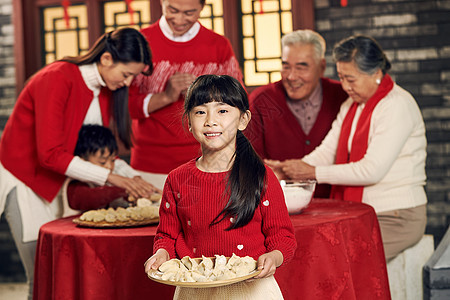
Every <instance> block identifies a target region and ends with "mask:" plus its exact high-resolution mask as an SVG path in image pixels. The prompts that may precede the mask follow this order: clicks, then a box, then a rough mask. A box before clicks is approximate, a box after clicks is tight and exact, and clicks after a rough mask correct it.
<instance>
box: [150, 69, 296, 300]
mask: <svg viewBox="0 0 450 300" xmlns="http://www.w3.org/2000/svg"><path fill="white" fill-rule="evenodd" d="M184 110H185V111H184V117H185V118H186V119H187V121H188V125H189V131H190V132H191V133H192V135H193V136H194V137H195V139H196V140H197V141H198V142H199V143H200V145H201V149H202V156H200V157H199V158H196V159H193V160H191V161H190V162H188V163H186V164H184V165H182V166H180V167H178V168H177V169H175V170H173V171H172V172H170V174H169V176H168V178H167V180H166V183H165V186H164V190H163V198H162V201H161V207H160V223H159V226H158V229H157V234H156V236H155V242H154V248H153V250H154V255H153V256H151V257H150V258H149V259H148V260H147V261H146V263H145V271H146V272H148V271H149V270H150V269H157V268H158V267H159V266H160V265H161V264H162V263H164V262H165V261H167V260H169V259H171V258H175V257H178V258H182V257H184V256H190V257H202V255H204V256H207V257H211V256H214V255H215V254H220V255H225V256H232V254H233V253H235V254H236V255H238V256H241V257H243V256H247V255H248V256H251V257H253V258H254V259H256V260H257V265H258V269H261V270H262V271H261V273H260V274H259V275H258V276H256V277H255V279H259V280H253V281H250V282H240V283H236V284H233V285H231V286H223V287H214V288H208V289H205V288H202V289H195V288H185V287H181V288H180V287H177V289H176V292H175V296H174V299H212V298H211V297H213V298H214V299H236V298H239V299H241V297H242V293H243V292H244V293H245V294H248V299H282V298H283V296H282V294H281V291H280V289H279V287H278V284H277V282H276V280H275V278H274V277H273V274H274V273H275V270H276V268H277V267H279V266H280V265H281V264H283V263H286V262H287V261H289V260H290V259H291V258H292V257H293V255H294V251H295V249H296V247H297V242H296V240H295V237H294V233H293V227H292V223H291V221H290V219H289V215H288V212H287V209H286V205H285V202H284V196H283V192H282V189H281V187H280V184H279V182H278V180H277V178H276V176H275V175H274V173H273V172H272V171H271V169H270V168H268V167H266V166H265V165H264V163H263V162H262V161H261V159H260V158H259V156H258V155H257V154H256V152H255V151H254V150H253V148H252V146H251V144H250V142H249V141H248V140H247V138H246V137H245V136H244V134H243V133H242V131H243V130H244V129H245V128H246V126H247V124H248V122H249V121H250V118H251V113H250V111H249V103H248V98H247V93H246V91H245V90H244V88H243V87H242V86H241V84H240V83H239V82H238V81H237V80H236V79H234V78H233V77H230V76H227V75H222V76H218V75H202V76H200V77H198V78H197V79H196V80H195V81H194V82H193V83H192V85H191V86H190V88H189V90H188V92H187V94H186V100H185V104H184ZM220 296H221V297H220Z"/></svg>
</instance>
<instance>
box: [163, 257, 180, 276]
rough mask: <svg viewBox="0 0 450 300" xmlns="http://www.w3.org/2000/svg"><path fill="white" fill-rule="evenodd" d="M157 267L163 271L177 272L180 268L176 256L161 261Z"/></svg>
mask: <svg viewBox="0 0 450 300" xmlns="http://www.w3.org/2000/svg"><path fill="white" fill-rule="evenodd" d="M158 269H159V270H160V271H161V272H163V273H166V272H177V271H178V270H179V269H180V261H179V260H178V259H176V258H173V259H171V260H168V261H166V262H164V263H162V264H161V265H160V266H159V268H158Z"/></svg>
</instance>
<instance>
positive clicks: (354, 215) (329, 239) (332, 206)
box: [275, 199, 391, 300]
mask: <svg viewBox="0 0 450 300" xmlns="http://www.w3.org/2000/svg"><path fill="white" fill-rule="evenodd" d="M291 220H292V224H293V225H294V229H295V238H296V239H297V244H298V246H297V250H296V252H295V256H294V259H293V261H291V262H290V263H288V264H287V265H286V266H282V267H280V268H279V269H278V270H277V271H276V273H275V278H276V279H277V282H278V284H279V286H280V288H281V290H282V292H283V296H284V298H285V299H287V300H291V299H314V300H315V299H324V300H325V299H327V300H328V299H345V300H352V299H358V300H362V299H364V300H368V299H391V297H390V292H389V282H388V277H387V271H386V261H385V258H384V250H383V245H382V241H381V235H380V229H379V226H378V220H377V217H376V215H375V212H374V210H373V208H372V207H370V206H368V205H365V204H360V203H354V202H347V201H336V200H328V199H314V200H313V202H312V203H311V204H310V205H309V207H308V208H306V209H305V211H303V212H302V213H301V214H298V215H295V216H291Z"/></svg>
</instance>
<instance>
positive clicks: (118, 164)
mask: <svg viewBox="0 0 450 300" xmlns="http://www.w3.org/2000/svg"><path fill="white" fill-rule="evenodd" d="M113 173H114V174H117V175H120V176H124V177H128V178H133V177H136V176H141V174H140V173H139V172H138V171H136V170H135V169H133V168H132V167H131V166H130V165H129V164H127V162H126V161H124V160H123V159H120V158H118V159H116V160H115V161H114V171H113Z"/></svg>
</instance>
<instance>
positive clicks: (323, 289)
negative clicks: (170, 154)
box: [34, 199, 390, 300]
mask: <svg viewBox="0 0 450 300" xmlns="http://www.w3.org/2000/svg"><path fill="white" fill-rule="evenodd" d="M291 219H292V223H293V225H294V228H295V234H296V238H297V242H298V249H297V251H296V253H295V257H294V259H293V261H291V262H290V263H289V264H287V265H286V266H283V267H281V268H279V269H278V270H277V272H276V274H275V277H276V278H277V281H278V284H279V285H280V288H281V290H282V292H283V295H284V297H285V299H286V300H291V299H314V300H316V299H327V300H328V299H345V300H350V299H358V300H359V299H364V300H367V299H390V294H389V284H388V280H387V272H386V264H385V259H384V252H383V247H382V243H381V237H380V231H379V227H378V222H377V219H376V215H375V213H374V211H373V209H372V208H371V207H370V206H367V205H364V204H357V203H352V202H342V201H334V200H326V199H314V201H313V202H312V203H311V205H310V206H309V207H308V208H307V209H306V210H305V211H304V212H302V213H301V214H299V215H295V216H291ZM71 220H72V218H71V217H69V218H64V219H59V220H56V221H53V222H50V223H47V224H45V225H43V226H42V227H41V230H40V233H39V240H38V244H37V251H36V266H35V279H34V280H35V281H34V300H40V299H43V300H49V299H58V300H60V299H70V300H76V299H82V300H114V299H117V300H127V299H130V300H140V299H158V300H165V299H172V295H173V291H174V288H173V287H171V286H166V285H163V284H158V283H155V282H153V281H152V280H150V279H148V278H147V276H146V274H145V273H144V267H143V264H144V262H145V260H146V259H147V258H148V257H149V256H150V254H151V252H152V245H153V238H154V236H155V232H156V226H147V227H138V228H126V229H89V228H80V227H77V226H76V225H75V224H73V223H72V221H71Z"/></svg>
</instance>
